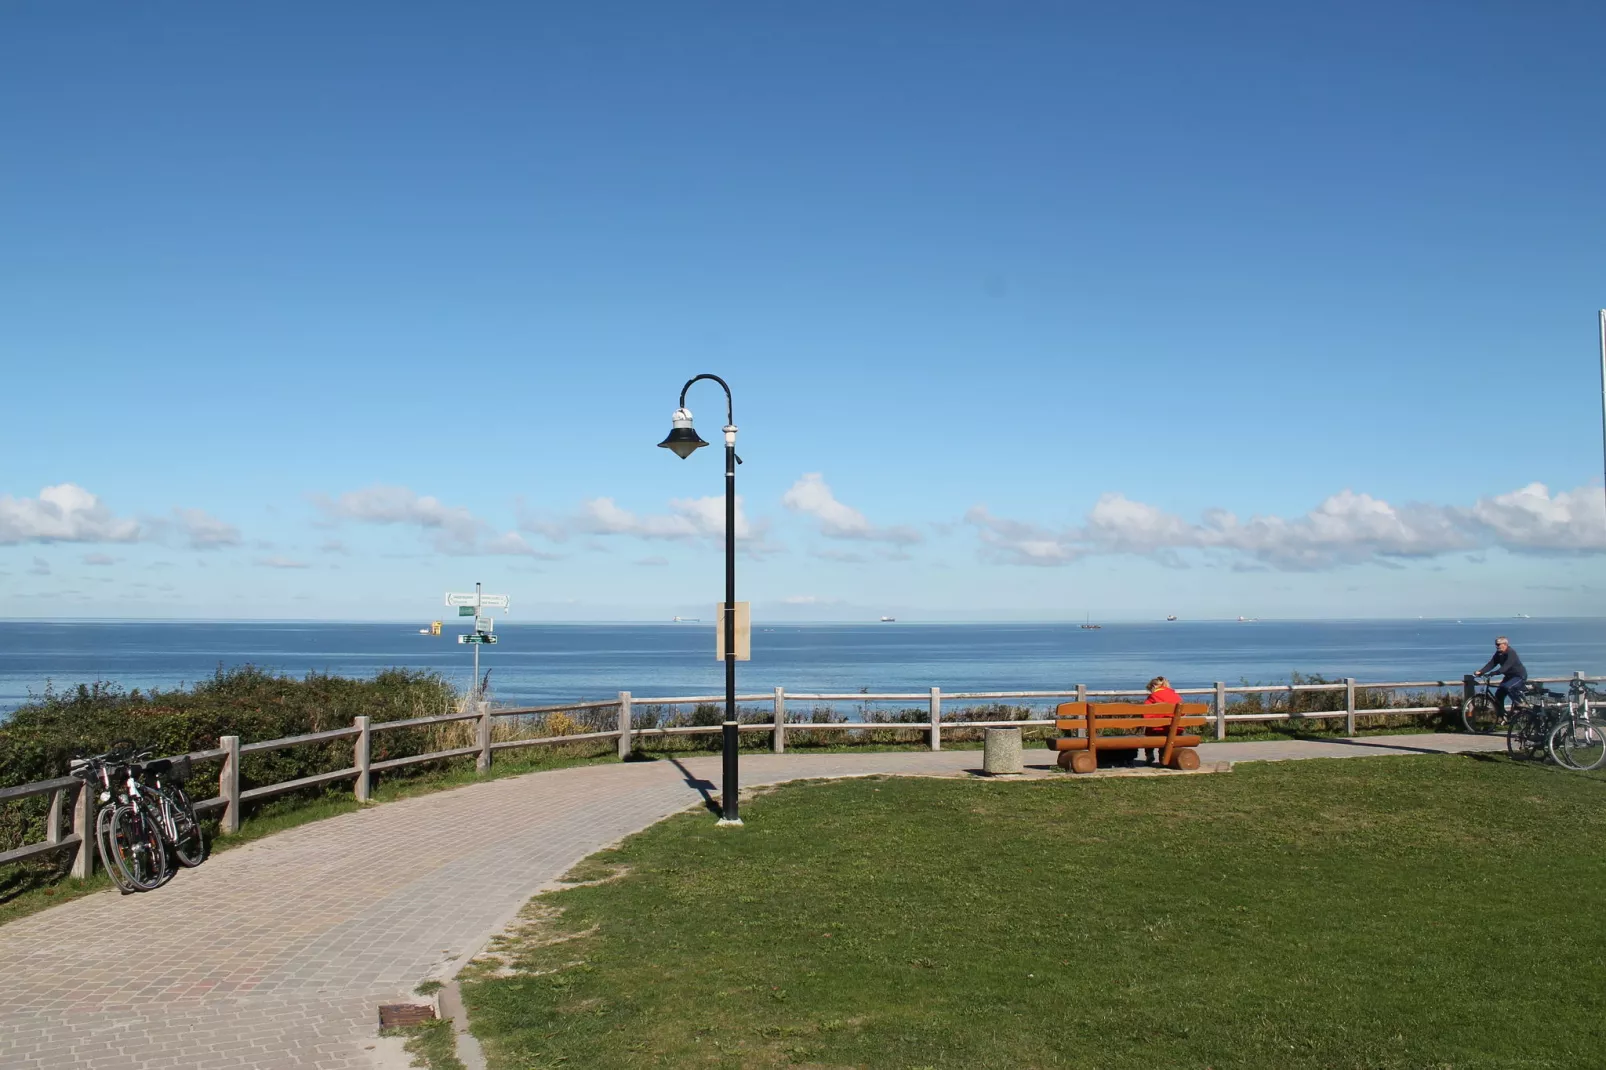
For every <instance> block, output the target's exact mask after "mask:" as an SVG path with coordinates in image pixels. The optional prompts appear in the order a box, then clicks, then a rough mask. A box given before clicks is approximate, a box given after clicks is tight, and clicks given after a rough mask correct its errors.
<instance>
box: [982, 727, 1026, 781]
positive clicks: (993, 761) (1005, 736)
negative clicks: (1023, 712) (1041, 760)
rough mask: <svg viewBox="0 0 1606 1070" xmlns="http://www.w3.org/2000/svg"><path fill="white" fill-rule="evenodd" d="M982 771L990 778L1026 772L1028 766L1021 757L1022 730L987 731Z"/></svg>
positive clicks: (994, 729) (990, 729) (992, 729)
mask: <svg viewBox="0 0 1606 1070" xmlns="http://www.w3.org/2000/svg"><path fill="white" fill-rule="evenodd" d="M981 771H982V772H984V773H986V774H987V775H988V776H1000V775H1007V774H1010V773H1024V772H1025V771H1026V764H1025V761H1024V759H1023V758H1022V756H1021V743H1020V729H1018V728H989V729H987V737H986V742H985V743H984V744H983V749H982V758H981Z"/></svg>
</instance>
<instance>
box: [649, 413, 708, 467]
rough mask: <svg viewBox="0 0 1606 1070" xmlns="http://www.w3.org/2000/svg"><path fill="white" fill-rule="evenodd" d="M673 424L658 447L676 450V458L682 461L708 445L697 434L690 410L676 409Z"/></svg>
mask: <svg viewBox="0 0 1606 1070" xmlns="http://www.w3.org/2000/svg"><path fill="white" fill-rule="evenodd" d="M671 423H672V425H673V426H672V427H670V429H669V434H668V436H667V437H666V438H665V439H664V440H663V441H662V442H660V443H658V445H660V446H662V447H663V448H664V449H666V450H674V451H675V456H677V457H679V458H680V459H681V460H685V459H686V458H687V457H690V456H691V455H692V453H693V451H695V450H699V449H701V448H702V447H704V446H706V445H708V443H706V442H704V441H703V439H702V436H701V435H699V434H698V433H697V429H696V428H694V427H692V425H691V410H690V409H676V410H675V415H674V418H673V419H672V420H671Z"/></svg>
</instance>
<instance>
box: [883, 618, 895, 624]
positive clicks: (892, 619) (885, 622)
mask: <svg viewBox="0 0 1606 1070" xmlns="http://www.w3.org/2000/svg"><path fill="white" fill-rule="evenodd" d="M897 619H898V618H897V617H882V618H881V623H882V624H887V623H889V622H894V621H896V620H897Z"/></svg>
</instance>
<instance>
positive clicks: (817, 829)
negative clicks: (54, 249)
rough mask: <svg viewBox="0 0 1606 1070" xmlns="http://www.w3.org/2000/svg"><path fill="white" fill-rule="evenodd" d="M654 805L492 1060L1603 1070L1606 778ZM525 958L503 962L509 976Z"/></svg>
mask: <svg viewBox="0 0 1606 1070" xmlns="http://www.w3.org/2000/svg"><path fill="white" fill-rule="evenodd" d="M743 816H744V818H745V820H746V821H747V825H746V826H745V827H744V828H741V829H717V828H715V827H714V826H713V824H712V822H711V821H710V820H709V819H708V817H707V815H706V814H704V813H701V812H697V813H693V814H686V815H683V816H680V817H676V818H674V819H671V820H670V821H667V822H664V823H661V824H659V825H657V826H655V827H653V828H652V829H649V830H647V831H646V832H644V833H642V834H640V835H638V836H635V837H632V838H631V839H629V840H627V841H626V842H625V843H624V844H623V845H622V846H621V847H619V848H618V849H615V850H611V851H608V852H604V853H602V854H601V855H598V856H595V857H593V858H592V859H590V860H588V862H587V863H586V864H584V865H583V866H582V867H581V868H580V869H579V870H577V871H576V872H575V873H574V874H571V878H572V879H575V880H580V879H588V880H592V881H598V880H599V878H605V877H606V876H607V875H608V874H610V873H612V874H614V875H616V879H611V880H607V879H602V880H600V881H599V882H598V883H594V884H591V885H589V886H584V887H573V888H569V889H566V890H563V891H559V892H555V893H552V894H550V895H547V896H543V897H541V898H539V899H537V900H535V901H533V902H532V904H531V905H530V907H529V908H527V910H526V912H525V915H524V919H523V922H522V928H521V929H519V930H516V931H515V934H514V935H513V936H511V937H509V938H508V939H505V940H502V941H500V942H498V943H497V944H496V945H495V946H493V949H492V950H493V955H492V956H491V957H487V958H482V959H480V960H477V961H476V963H474V964H471V965H470V967H469V968H468V970H467V971H465V974H464V978H463V979H464V982H465V984H464V997H465V999H466V1001H467V1004H468V1008H469V1013H470V1019H471V1021H472V1023H473V1028H474V1031H475V1033H476V1034H477V1035H478V1036H479V1037H480V1039H481V1041H482V1042H483V1044H484V1045H485V1047H486V1049H487V1053H488V1055H489V1056H490V1058H491V1065H492V1066H493V1067H494V1068H497V1070H512V1068H520V1070H524V1068H534V1067H555V1066H587V1067H647V1066H711V1067H713V1066H717V1067H771V1066H788V1065H804V1066H811V1067H848V1066H853V1067H907V1068H917V1067H1059V1066H1064V1067H1099V1068H1116V1070H1120V1068H1134V1070H1135V1068H1146V1067H1154V1066H1160V1067H1173V1066H1175V1067H1201V1068H1202V1067H1216V1068H1224V1067H1264V1068H1286V1067H1295V1068H1297V1067H1341V1068H1356V1070H1360V1068H1366V1070H1382V1068H1418V1067H1420V1068H1435V1070H1445V1068H1450V1070H1470V1068H1483V1067H1489V1068H1493V1067H1533V1068H1539V1067H1547V1068H1552V1067H1597V1066H1600V1065H1602V1064H1603V1062H1606V1055H1603V1044H1606V1031H1603V1023H1606V922H1603V919H1606V777H1602V776H1599V775H1579V774H1570V773H1566V772H1564V771H1560V770H1557V769H1554V768H1550V767H1545V766H1541V765H1538V764H1532V763H1519V762H1513V761H1509V760H1507V759H1505V758H1503V757H1460V756H1448V757H1440V756H1424V757H1390V758H1377V759H1345V760H1328V761H1302V762H1288V763H1267V764H1249V765H1240V766H1239V767H1238V768H1237V769H1236V770H1235V771H1234V772H1232V773H1230V774H1226V775H1216V776H1193V777H1170V778H1114V779H1103V780H1086V781H1079V780H1072V779H1070V778H1066V779H1063V780H1047V781H1028V782H1015V783H994V782H986V781H963V780H932V779H887V778H875V779H860V780H847V781H832V782H823V783H813V784H794V785H789V786H784V787H781V788H779V789H777V790H775V791H773V792H769V793H766V794H761V795H759V796H758V797H756V798H754V799H753V800H752V801H751V802H750V803H748V804H747V805H746V806H745V807H744V810H743ZM499 974H500V975H499Z"/></svg>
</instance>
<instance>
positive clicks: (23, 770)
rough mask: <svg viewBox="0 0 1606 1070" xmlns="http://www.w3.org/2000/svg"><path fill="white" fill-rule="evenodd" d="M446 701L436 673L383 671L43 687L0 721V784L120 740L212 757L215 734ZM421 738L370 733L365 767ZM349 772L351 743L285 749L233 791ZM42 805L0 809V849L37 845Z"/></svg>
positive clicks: (40, 774) (282, 732) (260, 731)
mask: <svg viewBox="0 0 1606 1070" xmlns="http://www.w3.org/2000/svg"><path fill="white" fill-rule="evenodd" d="M457 701H458V700H457V694H456V692H455V691H454V690H453V689H452V687H451V685H450V684H448V683H447V682H446V681H445V680H444V679H442V678H441V677H440V676H439V675H438V674H435V673H425V672H416V671H412V670H407V669H388V670H386V671H384V672H381V673H379V674H378V675H377V676H375V677H373V678H372V679H369V680H353V679H347V678H345V677H340V676H328V675H324V674H320V673H313V674H309V675H308V676H306V677H303V678H301V679H295V678H293V677H288V676H276V675H274V674H272V673H267V672H263V671H262V670H260V669H257V668H254V667H251V666H243V667H240V668H235V669H228V670H224V669H219V670H218V671H217V673H215V674H214V675H213V676H212V678H211V679H210V680H206V681H203V682H201V683H198V684H195V685H193V686H191V687H188V688H178V689H175V690H172V691H140V690H138V689H135V690H133V691H124V690H123V689H122V688H120V687H118V686H117V685H115V684H108V683H103V682H97V683H93V684H80V685H79V686H78V687H75V688H73V689H71V690H68V691H61V692H57V691H53V690H47V691H46V692H45V693H44V694H43V695H41V696H39V697H37V698H34V699H33V700H31V701H30V702H28V703H27V704H25V705H24V706H22V707H21V708H19V709H18V710H17V711H16V712H15V713H14V714H12V716H11V717H10V719H8V720H7V721H5V722H4V723H3V724H0V785H4V786H11V785H16V784H26V783H31V782H33V781H39V780H51V779H54V778H56V777H60V776H65V775H66V774H67V767H68V762H69V760H70V759H71V758H73V757H74V756H75V755H81V754H98V753H101V752H103V751H105V750H106V749H107V748H109V747H110V746H111V744H112V743H113V742H114V741H116V740H119V739H129V740H133V741H134V743H135V744H137V745H138V746H139V747H141V748H146V749H149V750H152V751H155V752H156V753H157V754H160V755H176V754H185V753H189V752H192V751H201V750H211V749H213V748H215V747H217V745H218V739H219V737H220V736H224V735H237V736H239V737H240V741H241V742H242V743H251V742H255V741H258V740H265V739H280V738H283V737H285V736H296V735H304V734H306V733H309V732H322V731H327V730H329V729H334V728H344V727H348V726H350V724H351V721H352V718H353V717H355V716H357V715H358V714H366V715H367V716H368V717H370V718H371V719H372V720H373V721H375V722H379V721H395V720H401V719H404V718H410V717H423V716H429V715H431V714H439V713H444V712H447V711H450V710H452V709H455V708H456V706H457ZM428 732H429V729H428V727H426V728H406V729H397V730H396V731H393V732H384V733H379V734H376V735H375V736H374V737H373V748H372V753H373V760H374V761H376V762H378V761H383V760H385V759H386V758H390V757H400V756H402V755H406V754H418V753H421V752H423V751H426V750H430V749H434V748H432V747H430V746H428V745H427V744H428V740H429V736H428ZM351 764H352V741H351V740H350V739H338V740H332V741H329V742H326V743H313V744H308V745H305V746H299V747H287V748H284V749H282V750H274V751H267V752H265V753H262V754H251V755H246V756H245V757H244V758H243V759H242V761H241V763H240V785H241V787H242V788H246V789H248V788H252V787H256V786H258V785H261V784H272V783H278V782H282V781H286V780H295V779H298V778H300V777H305V776H312V775H313V774H315V773H322V772H329V771H332V770H335V769H342V768H346V767H349V766H350V765H351ZM431 764H434V763H423V765H425V766H427V765H431ZM217 768H218V763H217V761H215V760H214V761H212V762H207V763H201V764H198V766H197V770H196V787H195V790H193V791H192V793H191V794H192V795H193V796H194V797H195V798H196V799H204V798H208V797H210V796H211V795H212V794H214V790H213V787H212V786H211V785H208V784H207V783H206V781H207V779H208V778H209V774H210V776H213V777H215V775H216V771H217ZM415 770H417V771H422V769H421V767H419V766H412V767H407V768H406V769H403V770H398V771H397V774H407V773H413V772H414V771H415ZM49 804H50V801H49V797H48V796H35V797H33V798H28V799H18V800H12V801H8V802H4V803H0V850H8V849H10V848H14V847H20V846H22V845H23V844H25V843H35V842H38V841H40V840H43V839H44V838H45V831H44V824H45V815H46V812H47V809H48V807H49ZM41 864H48V865H51V866H54V865H56V864H57V863H55V862H50V863H41Z"/></svg>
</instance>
